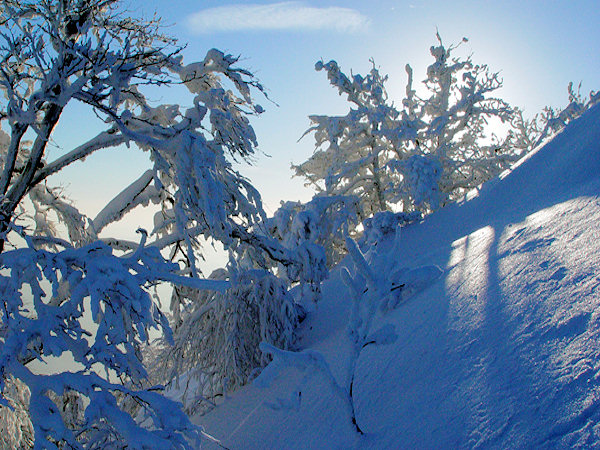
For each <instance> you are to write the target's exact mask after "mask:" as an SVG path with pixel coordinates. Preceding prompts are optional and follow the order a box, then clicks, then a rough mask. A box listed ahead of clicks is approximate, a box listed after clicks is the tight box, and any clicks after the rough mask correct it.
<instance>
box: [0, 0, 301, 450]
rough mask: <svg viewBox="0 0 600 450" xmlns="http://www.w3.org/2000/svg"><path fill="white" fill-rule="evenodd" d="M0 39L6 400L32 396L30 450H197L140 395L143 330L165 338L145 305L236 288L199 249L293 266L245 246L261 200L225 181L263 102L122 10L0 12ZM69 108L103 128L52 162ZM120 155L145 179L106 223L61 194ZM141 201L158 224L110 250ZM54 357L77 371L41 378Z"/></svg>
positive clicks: (173, 412)
mask: <svg viewBox="0 0 600 450" xmlns="http://www.w3.org/2000/svg"><path fill="white" fill-rule="evenodd" d="M0 23H1V24H2V32H1V33H0V91H1V94H2V98H1V99H0V292H2V308H1V310H0V325H1V328H0V342H2V346H1V347H0V389H1V391H2V392H3V393H4V392H6V386H7V380H9V379H10V380H12V379H13V378H14V379H16V380H18V382H20V383H23V384H24V386H25V387H26V389H27V390H28V391H29V392H30V394H31V395H30V400H29V405H28V414H29V418H30V420H31V423H32V425H33V436H34V439H35V446H36V448H54V447H64V446H67V447H73V448H80V447H85V448H106V447H119V446H124V445H126V446H128V447H131V448H157V447H160V448H188V447H191V446H193V445H195V441H197V440H198V439H199V436H200V433H201V431H200V429H199V428H198V427H196V426H194V425H192V424H191V423H190V421H189V419H188V418H187V417H186V416H185V414H183V413H182V412H181V411H180V409H179V408H178V406H177V405H175V404H173V403H172V402H170V401H169V400H167V399H165V398H164V397H163V396H162V395H160V394H159V393H158V392H157V389H156V388H154V387H150V388H147V387H144V386H146V384H145V379H146V375H147V374H146V369H145V367H144V365H143V364H142V356H141V355H142V353H141V349H142V346H143V345H144V343H145V342H147V341H148V339H149V334H148V333H149V330H150V328H157V329H159V330H162V331H163V332H164V333H166V336H167V339H169V334H170V328H169V324H168V322H167V320H166V318H165V317H164V316H163V314H162V313H161V312H160V310H159V309H158V307H157V305H156V302H155V300H154V298H153V296H152V295H150V290H151V288H152V287H153V286H155V285H156V284H157V283H162V282H169V283H174V284H175V285H176V286H187V287H188V288H193V289H216V290H226V289H227V287H228V285H229V283H228V282H227V281H222V280H210V279H209V280H202V279H200V278H199V273H198V270H197V266H196V255H197V252H198V250H199V246H200V244H199V242H200V238H201V237H205V238H213V239H217V240H220V241H221V242H222V243H223V244H224V245H225V247H226V248H227V247H235V246H237V245H239V242H240V241H245V242H248V243H249V244H258V245H259V246H261V245H262V248H264V249H265V251H270V252H271V253H272V254H274V255H275V256H276V257H280V259H283V260H284V262H286V263H287V264H288V265H290V266H291V265H293V264H294V263H295V264H296V266H298V264H300V262H299V259H294V255H292V256H290V255H288V254H283V253H281V252H280V253H277V249H275V250H273V249H272V248H271V247H270V246H269V244H270V242H267V241H265V240H264V239H262V238H257V237H255V236H254V235H253V234H252V232H251V226H252V224H254V223H255V222H257V221H259V220H262V219H264V214H263V212H262V207H261V203H260V196H259V194H258V192H257V191H256V190H255V189H254V188H253V187H252V186H251V185H250V183H249V182H248V181H247V180H246V179H244V178H243V177H242V176H241V175H240V174H239V173H237V172H236V171H235V170H234V169H233V168H232V166H231V161H230V160H231V159H241V160H243V159H247V158H248V157H250V156H251V155H252V154H253V153H254V151H255V147H256V136H255V135H254V132H253V130H252V128H251V126H250V124H249V121H248V117H247V116H248V115H249V114H258V113H260V112H261V111H262V108H261V107H260V106H258V105H256V104H255V103H254V102H253V100H252V97H251V89H252V88H255V89H257V90H258V91H262V87H261V86H260V84H258V83H257V82H256V80H255V79H254V78H253V76H252V74H251V73H249V72H247V71H245V70H243V69H240V68H238V67H236V65H235V64H236V62H237V59H236V58H234V57H232V56H230V55H226V54H223V53H222V52H220V51H218V50H214V49H213V50H210V51H209V52H208V53H207V55H206V57H205V58H204V60H202V61H198V62H193V63H191V64H184V62H183V57H182V56H181V54H180V53H181V47H179V46H177V44H176V42H175V41H174V40H173V39H171V38H169V37H167V36H165V35H163V34H162V33H161V31H160V28H159V23H158V22H157V21H152V20H151V21H146V20H141V19H137V18H134V17H129V16H127V15H124V14H123V13H122V12H121V10H120V5H119V4H118V3H117V1H116V0H102V1H92V0H60V1H55V0H41V1H39V0H35V1H34V0H18V1H17V0H5V1H3V2H2V3H1V4H0ZM173 84H177V85H183V86H184V87H185V88H187V91H188V92H189V94H190V100H189V107H188V108H187V109H186V108H182V107H180V106H178V105H166V104H153V103H152V102H151V101H149V100H147V97H146V96H147V92H146V91H147V88H153V89H154V88H156V87H161V86H162V87H166V86H168V85H173ZM72 103H79V104H81V105H84V106H86V107H88V108H90V109H91V110H93V112H94V113H95V114H96V115H97V116H98V117H99V118H100V121H99V123H100V124H103V126H104V128H103V129H101V130H100V131H99V132H98V134H97V135H96V136H94V137H93V138H91V139H89V140H88V141H86V142H82V143H81V144H80V145H78V146H76V147H75V148H73V149H71V150H67V151H65V152H64V153H63V154H62V155H60V156H58V157H54V158H50V156H51V155H50V154H49V152H48V146H49V143H50V142H52V140H53V136H54V134H53V133H54V130H55V128H56V126H57V124H59V123H60V122H61V120H63V117H64V116H63V113H64V111H65V108H67V107H68V105H70V104H72ZM69 126H71V127H80V126H85V125H84V124H80V123H75V122H74V123H72V124H71V123H69ZM122 145H127V146H135V147H136V148H139V149H140V151H145V152H148V154H149V156H150V160H151V167H149V168H148V169H147V170H146V171H143V173H141V174H139V176H138V177H137V179H134V180H133V181H132V183H131V184H130V185H129V186H127V187H126V188H125V189H124V190H123V191H122V192H121V193H120V194H119V195H117V196H116V197H115V198H114V199H113V200H111V201H110V202H109V203H108V204H107V205H106V207H105V208H104V209H102V211H100V213H99V214H98V215H97V216H96V217H93V218H90V217H86V216H85V215H84V214H83V213H81V212H80V211H79V210H78V209H77V208H76V206H75V205H73V204H71V203H70V202H69V201H68V200H67V199H66V198H65V197H64V196H63V195H62V192H61V191H60V190H59V189H57V188H55V187H53V186H52V185H51V181H52V180H53V178H52V176H53V175H55V174H57V173H59V172H60V171H61V170H62V169H63V168H65V167H66V166H68V165H71V164H75V163H77V162H80V161H83V160H85V158H86V157H88V156H89V155H91V154H93V153H95V152H99V151H103V150H106V149H110V148H117V147H119V146H122ZM109 178H110V174H98V175H97V176H96V177H95V179H94V180H90V182H91V183H94V184H97V185H98V186H99V187H101V186H102V183H103V182H106V181H107V180H108V179H109ZM149 202H153V203H155V204H156V205H157V207H158V209H159V212H158V213H157V214H156V217H155V221H154V225H153V229H151V232H150V233H147V232H146V231H144V230H140V232H141V239H140V241H138V242H131V241H126V240H123V239H119V237H114V236H106V233H105V230H106V227H107V226H108V225H109V224H110V223H112V222H114V221H116V220H119V219H121V218H122V217H123V216H124V215H126V214H127V213H129V212H130V211H132V210H133V209H134V208H136V207H137V206H140V205H146V204H148V203H149ZM57 223H59V224H60V225H57ZM61 229H64V230H65V231H64V233H63V232H61ZM163 250H164V251H166V250H169V252H170V254H169V255H168V257H165V255H166V253H165V252H163V253H161V251H163ZM176 258H177V259H178V260H179V259H182V260H184V261H185V262H186V263H185V264H184V265H182V264H179V263H173V262H172V261H174V260H175V259H176ZM286 258H287V259H286ZM169 259H171V260H172V261H170V260H169ZM175 306H176V307H177V308H180V307H182V305H175ZM56 357H67V358H70V359H72V360H73V362H72V363H71V368H70V369H68V370H67V369H65V368H64V367H62V366H60V365H56V368H55V369H54V370H52V371H50V373H41V372H39V371H38V370H37V369H35V364H36V363H40V362H41V363H48V362H51V361H52V360H53V359H54V358H56ZM38 366H39V364H38ZM11 377H13V378H11ZM10 398H11V397H10V395H6V396H4V395H3V400H2V405H4V406H3V407H9V406H10V404H11V400H10ZM7 399H8V400H7ZM15 417H18V416H15ZM24 426H25V425H22V428H23V427H24ZM23 429H24V428H23Z"/></svg>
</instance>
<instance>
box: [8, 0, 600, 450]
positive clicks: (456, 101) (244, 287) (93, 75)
mask: <svg viewBox="0 0 600 450" xmlns="http://www.w3.org/2000/svg"><path fill="white" fill-rule="evenodd" d="M0 22H1V23H2V27H3V29H2V32H1V33H0V56H1V58H0V93H1V94H2V97H1V99H0V293H1V294H2V296H1V300H0V306H1V308H0V392H1V394H2V395H0V430H1V433H0V446H2V447H15V448H17V447H20V448H31V447H34V448H40V449H41V448H135V449H150V448H178V449H191V448H197V447H199V446H200V445H201V444H202V443H204V444H206V445H207V446H209V447H210V446H226V447H227V448H265V447H270V448H292V447H296V448H305V447H316V448H320V447H327V448H336V447H342V448H348V447H350V448H351V447H357V448H369V447H371V448H392V447H407V448H410V447H439V446H443V447H477V446H486V447H487V446H499V447H571V446H598V445H600V439H599V433H600V429H599V428H598V426H597V425H596V424H597V423H598V422H599V419H600V413H599V412H598V411H599V410H598V409H597V397H598V395H599V392H598V391H599V389H598V379H599V375H598V373H599V372H598V370H599V369H600V367H599V363H598V361H599V358H598V356H599V355H598V350H597V348H598V345H597V344H598V342H599V337H600V336H599V334H600V325H599V324H600V316H599V314H598V312H597V305H596V303H597V300H596V299H598V298H600V297H599V296H598V294H597V292H596V290H597V287H598V286H600V281H599V278H598V276H597V266H598V259H597V258H596V255H597V254H598V250H599V249H598V246H599V245H600V244H599V242H600V241H599V239H598V237H599V236H598V232H597V230H598V227H597V223H598V219H599V218H600V217H599V215H600V209H599V207H598V205H599V204H600V203H599V202H598V198H597V192H598V191H599V188H600V179H599V178H598V175H597V174H598V173H599V170H598V169H600V153H599V151H600V149H599V142H600V125H599V120H598V119H599V118H600V110H599V108H600V106H597V103H598V100H599V95H598V94H594V93H591V94H590V98H589V99H588V98H584V97H582V96H581V95H580V93H579V91H578V90H575V89H574V87H573V86H572V85H569V87H568V94H569V103H568V105H567V107H566V108H564V109H562V110H553V109H550V108H547V109H545V110H544V111H543V112H542V113H541V114H540V115H538V116H535V117H534V118H530V119H528V118H525V117H523V114H522V112H521V111H520V110H519V109H517V108H514V107H511V106H510V105H508V104H507V103H506V102H505V101H504V100H502V99H500V98H497V97H496V96H495V95H496V92H495V91H496V90H497V89H498V88H500V87H501V84H502V82H501V80H500V78H499V76H498V74H497V73H495V72H492V71H491V70H490V69H489V68H488V67H487V66H486V65H482V64H478V63H475V62H474V61H473V59H472V58H471V57H466V58H464V57H461V56H456V55H457V53H460V48H459V47H460V46H461V45H462V43H459V44H457V45H447V44H444V42H443V41H442V38H441V37H440V36H439V34H438V35H436V37H435V38H436V42H435V44H434V45H433V46H432V47H431V48H430V53H431V56H432V58H433V61H432V62H431V64H430V65H429V67H428V68H427V73H426V80H425V81H424V82H423V83H424V86H423V87H424V90H423V92H425V93H424V94H422V95H417V91H416V90H415V87H414V85H413V84H414V83H413V72H412V68H411V67H410V66H409V65H407V66H406V72H407V76H408V83H407V86H406V93H405V98H404V99H402V100H401V101H400V102H399V103H397V104H395V103H394V102H393V101H391V100H390V99H388V96H387V92H386V89H385V83H386V81H387V77H386V76H384V75H382V74H381V73H380V72H379V69H378V68H377V66H376V65H375V63H374V62H373V68H372V70H371V71H370V73H369V74H368V75H366V76H361V75H358V74H356V75H351V76H347V75H346V74H344V73H343V72H342V71H341V69H340V66H339V65H338V64H337V63H336V62H335V61H329V62H327V63H325V62H323V61H321V62H318V63H317V64H316V69H317V70H318V71H324V72H325V73H326V74H327V78H328V80H329V82H330V83H331V85H332V86H333V87H335V88H337V90H338V92H339V94H340V95H342V96H343V97H345V99H347V100H348V102H349V104H350V110H349V112H348V113H347V114H346V115H345V116H335V117H332V116H325V115H315V116H311V117H310V120H311V123H312V125H311V127H310V128H309V130H308V131H307V133H306V134H309V135H311V136H313V137H314V139H315V153H314V154H313V155H312V156H311V157H310V158H309V159H308V160H307V161H305V162H304V163H300V164H298V165H296V166H294V167H293V169H294V171H295V173H296V175H299V176H302V177H304V178H305V180H306V182H307V183H308V184H310V185H312V186H314V187H315V191H316V193H315V196H314V197H313V199H312V200H311V201H309V202H307V203H300V202H285V203H282V205H281V208H279V209H278V210H277V211H276V212H275V213H274V215H273V216H272V217H267V215H266V214H265V212H264V211H263V208H262V203H261V197H260V193H259V192H258V191H257V190H256V189H255V188H254V187H253V186H252V184H251V183H250V182H249V180H247V179H246V178H244V177H243V176H242V175H241V174H240V173H239V172H238V171H236V170H235V169H234V165H233V163H234V162H250V161H252V157H253V155H255V153H256V151H257V147H258V142H257V138H256V135H255V133H254V130H253V128H252V126H251V124H250V119H249V117H250V116H253V115H259V114H261V113H262V112H263V108H262V107H261V106H260V105H258V104H257V103H256V100H255V96H258V97H259V98H264V96H265V94H264V92H265V90H264V88H263V86H262V85H261V84H260V83H259V82H258V81H257V80H256V78H255V77H254V76H253V74H252V73H250V72H249V71H247V70H245V69H243V68H241V67H239V65H238V59H237V58H235V57H233V56H231V55H228V54H225V53H223V52H221V51H219V50H216V49H211V50H209V51H208V52H207V53H206V56H205V57H204V58H203V59H201V60H200V61H195V62H186V63H184V60H183V56H182V52H183V47H182V46H180V45H179V44H177V42H176V41H175V40H174V39H173V38H171V37H168V36H165V35H164V34H163V33H162V31H161V28H160V24H159V22H158V21H156V20H150V21H147V20H143V19H139V18H133V17H129V16H127V15H125V14H124V13H123V11H122V6H121V5H120V4H119V3H118V2H117V1H116V0H106V1H102V2H96V1H91V0H64V1H60V2H53V1H37V0H19V1H16V0H4V1H3V2H2V3H0ZM169 87H172V88H174V87H177V88H179V89H181V90H182V91H184V92H185V95H186V96H187V97H186V98H187V102H188V104H187V105H185V106H184V105H177V104H157V103H156V102H154V101H152V100H150V98H151V97H152V95H151V94H150V93H152V92H155V90H156V89H159V88H160V89H167V88H169ZM74 103H75V104H78V105H79V107H81V108H84V109H87V110H88V111H90V112H92V113H93V114H94V115H95V116H96V117H97V118H98V120H97V123H96V124H95V125H96V126H98V132H97V134H96V135H95V136H91V137H89V138H88V139H87V140H85V139H84V140H83V142H81V143H80V144H79V145H77V146H75V147H74V148H71V149H60V150H59V153H60V154H59V155H57V152H56V151H49V150H50V149H49V145H50V144H51V143H52V142H53V139H54V136H55V130H56V127H57V126H59V124H63V121H64V117H65V115H64V112H65V111H66V110H67V108H70V107H71V106H70V105H72V104H74ZM595 105H596V106H595ZM490 124H495V125H502V126H503V127H504V129H505V131H506V132H505V133H504V134H501V135H495V134H493V133H490V127H489V125H490ZM68 125H69V126H72V127H76V126H82V124H79V123H74V124H71V123H69V124H68ZM84 125H87V124H84ZM124 146H127V147H131V148H132V149H133V150H134V151H139V152H145V153H146V154H147V155H148V156H149V159H148V167H144V168H140V170H139V172H138V173H136V174H134V176H133V177H132V179H131V180H130V181H129V184H128V185H126V186H124V187H122V190H121V192H120V193H118V194H117V195H116V196H115V197H114V198H113V199H112V200H110V201H108V202H107V204H106V205H105V206H104V207H103V208H102V209H101V210H100V212H99V213H98V214H96V216H95V217H87V216H86V215H85V214H84V213H82V212H81V210H80V209H78V208H79V205H75V204H73V203H72V202H71V201H69V199H68V198H67V197H66V196H65V193H64V191H63V190H62V189H60V188H59V187H57V186H55V184H54V183H55V182H56V181H57V180H59V179H60V178H57V176H59V175H60V174H61V173H62V171H63V169H64V168H66V167H67V166H71V165H74V166H77V165H78V164H80V163H83V162H84V161H85V160H86V159H87V158H88V157H89V156H90V155H92V154H94V153H96V152H104V151H106V150H109V149H113V151H118V150H119V149H120V150H123V147H124ZM116 163H118V161H117V162H116ZM109 178H110V175H109V174H103V173H102V174H100V173H99V174H98V180H94V181H95V182H96V181H97V182H98V185H99V186H102V183H103V182H105V181H106V180H107V179H109ZM145 207H150V208H153V211H154V212H155V214H154V220H153V221H152V223H150V224H146V229H143V228H140V229H138V232H139V240H138V241H135V242H134V241H131V240H126V239H123V238H122V237H121V236H118V235H111V234H110V233H111V231H110V230H111V227H110V225H111V224H114V223H115V222H117V221H120V220H121V219H122V218H124V217H127V216H129V217H130V216H131V215H132V214H134V211H139V209H141V208H145ZM442 207H443V208H442ZM207 241H208V242H217V243H218V244H219V245H221V246H222V247H223V248H224V249H225V250H226V251H227V252H228V255H229V261H228V263H227V264H226V266H225V267H222V268H217V269H216V270H214V272H213V273H212V274H211V275H209V276H206V275H205V274H203V273H202V272H201V271H200V267H199V264H198V261H199V260H200V259H201V258H203V243H205V242H207ZM165 286H167V287H168V290H167V291H165V290H164V289H163V290H161V291H159V290H157V287H161V288H164V287H165ZM159 292H161V293H164V292H169V294H170V300H171V301H170V305H169V310H168V311H164V310H162V309H161V308H160V301H159V298H158V296H159ZM162 304H163V305H164V304H165V302H163V303H162ZM156 336H158V338H156V339H155V338H154V337H156ZM65 361H66V362H65Z"/></svg>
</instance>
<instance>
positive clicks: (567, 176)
mask: <svg viewBox="0 0 600 450" xmlns="http://www.w3.org/2000/svg"><path fill="white" fill-rule="evenodd" d="M472 197H473V198H471V199H469V200H467V201H464V202H463V203H462V204H458V205H453V206H450V207H447V208H444V209H443V210H441V211H439V212H438V213H436V214H434V215H432V216H430V217H428V218H427V219H426V220H425V221H423V222H422V223H419V224H413V225H410V226H408V227H406V228H404V229H403V230H402V233H401V235H400V240H399V241H398V242H396V244H395V246H392V244H393V242H392V240H391V239H390V240H388V241H382V242H379V243H378V244H377V245H375V246H372V247H370V248H363V251H364V252H365V253H366V255H367V258H368V259H369V260H370V263H371V266H372V267H373V268H374V269H375V270H376V272H377V273H385V271H392V270H395V269H397V268H398V267H406V268H414V267H419V266H423V265H431V264H435V265H437V266H439V267H440V268H442V269H443V275H442V276H441V277H440V278H438V279H437V281H435V282H433V283H431V285H430V286H426V287H424V288H423V289H421V290H420V291H418V292H415V293H414V295H412V296H410V297H409V298H405V300H404V301H403V302H402V303H401V304H400V305H399V306H398V307H397V308H396V309H394V310H392V311H390V312H387V313H379V314H378V316H377V317H376V319H375V322H376V323H375V324H374V325H373V329H375V328H378V327H379V326H380V325H383V324H386V323H392V324H394V325H395V329H396V334H397V335H398V339H397V340H396V341H395V342H394V343H392V344H390V345H379V346H375V345H372V346H368V347H366V348H365V349H364V350H363V351H362V352H361V354H360V357H359V359H358V365H357V371H356V377H355V380H354V384H353V395H354V398H355V407H356V417H357V423H358V424H359V426H360V428H361V429H362V430H364V431H365V434H364V435H358V434H357V433H356V432H355V431H354V430H353V428H352V426H351V423H350V422H349V421H348V420H347V416H346V415H345V414H344V412H343V411H344V410H343V404H342V402H341V400H340V397H339V396H336V395H335V393H334V392H333V390H332V389H331V387H330V385H329V384H328V383H327V380H326V379H325V378H324V377H323V376H322V375H321V374H320V373H317V372H315V371H313V370H310V369H309V370H307V371H305V372H300V371H298V370H296V369H291V368H290V369H282V370H277V371H275V370H274V368H272V367H268V368H267V369H265V372H264V373H263V375H261V377H259V378H258V381H261V379H262V381H268V380H266V379H267V378H271V377H274V379H273V380H271V383H270V384H269V383H255V384H253V385H250V386H246V387H245V388H243V389H242V390H240V391H238V392H236V393H235V394H234V395H232V396H231V398H229V399H228V400H227V401H225V402H224V403H223V404H222V405H220V406H219V407H217V408H216V409H214V410H213V411H212V412H211V413H210V414H208V415H206V416H203V417H198V418H197V421H198V422H199V423H201V424H202V425H203V426H204V427H205V429H206V431H207V432H208V433H210V434H212V435H214V436H215V437H217V438H218V439H220V440H221V441H222V444H223V445H224V446H226V447H227V448H232V449H233V448H349V447H350V448H352V447H355V448H450V447H469V448H471V447H509V448H556V447H572V446H586V447H588V446H600V105H598V106H596V107H594V108H592V109H591V110H589V111H588V112H587V113H586V114H584V115H583V116H582V117H581V118H580V119H578V120H576V121H575V122H573V123H571V124H570V125H569V126H568V127H567V128H566V129H565V130H564V131H563V132H562V133H561V134H560V135H558V136H557V137H555V138H554V139H553V140H552V141H551V142H549V143H548V144H547V145H545V146H543V147H542V148H541V149H539V150H538V151H537V152H535V153H533V154H532V155H530V156H529V157H528V158H527V159H526V160H525V161H522V162H521V163H520V164H519V165H518V167H515V168H514V169H513V170H512V172H510V173H508V174H506V175H505V176H503V177H501V179H499V180H495V181H493V182H491V183H488V184H487V185H485V186H484V188H483V189H482V190H481V192H479V193H478V194H477V195H475V196H472ZM348 264H350V263H348ZM349 306H350V293H349V292H348V289H347V288H346V287H345V285H344V284H343V283H342V282H341V277H340V270H339V269H337V270H334V271H333V273H332V274H331V277H330V279H329V280H328V281H327V282H326V284H325V286H324V295H323V299H322V301H321V302H320V303H319V304H318V305H317V307H316V310H315V311H314V312H312V313H311V314H310V315H309V316H308V318H307V319H306V320H305V321H304V322H303V324H302V328H301V330H300V336H301V339H300V343H299V346H300V348H302V349H314V350H317V351H319V352H321V353H322V354H323V355H324V357H325V359H326V360H327V362H328V363H329V365H330V367H331V370H332V372H333V374H334V375H335V376H337V377H341V376H342V372H343V368H344V367H345V364H346V362H347V361H346V359H347V358H348V354H349V344H348V336H347V333H346V324H347V321H348V314H349ZM275 372H277V373H275ZM259 384H268V387H260V386H259ZM209 445H210V444H209Z"/></svg>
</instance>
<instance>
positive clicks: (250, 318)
mask: <svg viewBox="0 0 600 450" xmlns="http://www.w3.org/2000/svg"><path fill="white" fill-rule="evenodd" d="M210 278H211V279H219V280H228V281H229V283H230V287H229V288H228V289H227V290H226V291H223V292H215V291H206V290H203V291H200V290H195V289H183V290H182V289H179V290H177V291H176V292H174V296H186V297H188V299H189V300H191V302H190V303H189V308H188V309H187V310H186V311H184V313H183V315H182V318H181V322H180V324H179V326H178V327H176V329H175V330H174V331H175V333H174V336H175V338H174V341H175V342H174V345H173V346H165V347H164V349H163V351H162V352H161V354H160V355H159V357H158V358H157V361H160V364H162V365H163V369H162V370H161V372H162V374H159V375H162V376H163V377H164V376H165V375H166V378H167V379H173V378H174V381H172V383H171V384H173V385H174V386H176V387H177V388H179V389H181V390H183V391H184V392H185V394H184V395H183V397H182V398H183V400H184V403H185V406H186V408H187V409H188V410H189V411H193V412H198V411H200V412H202V411H205V410H207V409H208V408H210V407H211V406H214V404H215V402H216V401H217V400H218V397H221V396H223V395H224V394H226V393H227V392H231V391H233V390H235V389H237V388H239V387H240V386H242V385H244V384H246V383H247V382H248V381H249V379H250V378H251V377H252V376H253V375H254V374H256V373H257V370H258V369H260V368H261V367H263V366H264V365H266V363H268V361H269V360H268V359H267V357H266V355H264V354H263V353H262V352H261V351H260V350H259V348H258V345H259V344H260V342H268V343H270V344H272V345H275V346H277V347H279V348H283V349H290V348H292V347H293V344H294V338H295V334H294V330H295V328H296V326H297V325H298V321H299V319H300V318H301V314H302V312H301V309H300V307H299V306H298V305H297V304H295V303H294V301H293V298H292V295H291V294H290V292H289V290H288V289H289V286H288V285H287V283H286V282H284V281H283V280H281V279H279V278H277V277H276V276H274V275H273V274H272V273H270V272H268V271H266V270H261V269H242V268H240V267H236V266H235V263H233V262H232V263H231V264H230V265H229V267H228V268H227V270H225V269H218V270H217V271H215V272H213V274H212V275H211V277H210ZM178 301H179V299H178ZM165 365H166V366H165ZM179 374H184V376H185V384H183V381H181V380H180V377H179ZM182 384H183V385H182Z"/></svg>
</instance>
